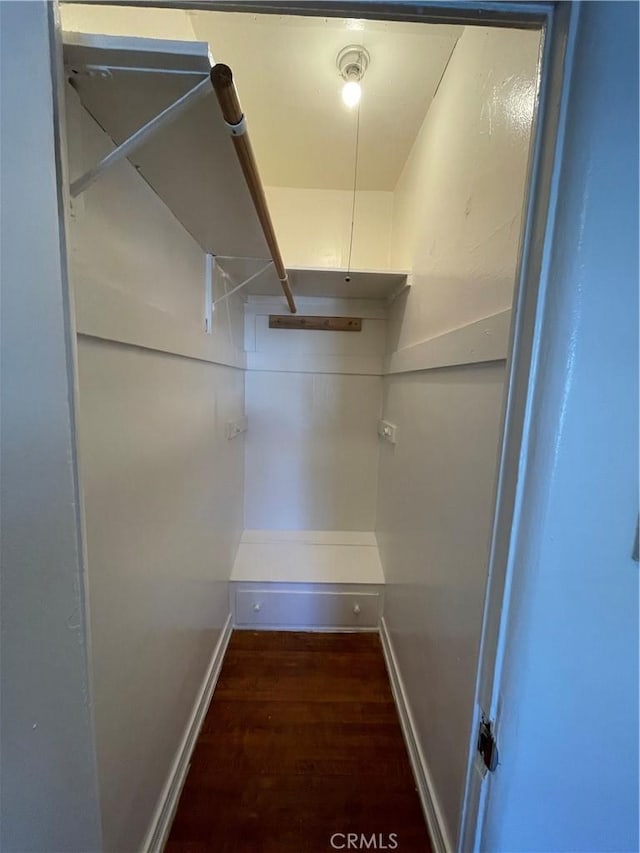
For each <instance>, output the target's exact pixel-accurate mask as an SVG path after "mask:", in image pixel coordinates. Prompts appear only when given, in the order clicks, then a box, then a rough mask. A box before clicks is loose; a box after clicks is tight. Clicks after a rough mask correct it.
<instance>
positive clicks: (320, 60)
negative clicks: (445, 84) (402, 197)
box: [189, 11, 462, 191]
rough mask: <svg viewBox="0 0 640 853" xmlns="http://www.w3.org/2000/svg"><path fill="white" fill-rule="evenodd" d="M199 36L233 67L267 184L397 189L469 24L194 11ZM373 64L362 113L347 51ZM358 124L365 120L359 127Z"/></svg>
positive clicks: (363, 89)
mask: <svg viewBox="0 0 640 853" xmlns="http://www.w3.org/2000/svg"><path fill="white" fill-rule="evenodd" d="M189 15H190V18H191V23H192V26H193V29H194V32H195V36H196V38H197V39H198V40H202V41H208V42H209V45H210V48H211V52H212V54H213V57H214V59H215V60H216V61H217V62H225V63H227V64H228V65H230V66H231V68H232V69H233V71H234V75H235V79H236V85H237V87H238V91H239V94H240V99H241V102H242V106H243V109H244V110H245V113H246V115H247V119H248V122H249V128H250V132H251V139H252V143H253V147H254V150H255V153H256V157H257V159H258V162H259V167H260V172H261V175H262V179H263V181H264V183H265V184H266V185H268V186H287V187H313V188H320V189H352V188H353V186H354V174H355V167H356V137H357V139H358V145H357V149H358V150H357V155H358V156H357V187H358V189H360V190H386V191H391V190H393V189H394V188H395V185H396V182H397V180H398V178H399V176H400V173H401V171H402V168H403V165H404V163H405V161H406V159H407V156H408V154H409V152H410V150H411V146H412V145H413V142H414V140H415V137H416V134H417V133H418V130H419V129H420V126H421V124H422V121H423V120H424V117H425V115H426V113H427V110H428V108H429V105H430V103H431V101H432V99H433V96H434V94H435V92H436V89H437V86H438V83H439V81H440V79H441V77H442V74H443V72H444V70H445V68H446V65H447V62H448V61H449V58H450V56H451V53H452V51H453V49H454V47H455V43H456V41H457V39H458V38H459V36H460V34H461V32H462V27H454V26H444V25H433V24H408V23H395V22H375V21H360V20H345V19H340V18H314V17H295V16H288V15H287V16H282V15H253V14H245V13H225V12H206V11H195V12H190V13H189ZM347 44H362V45H364V46H365V47H366V48H367V50H368V51H369V53H370V55H371V64H370V66H369V68H368V70H367V73H366V75H365V78H364V80H363V84H362V91H363V95H362V100H361V103H360V108H359V115H358V110H357V109H355V110H349V109H348V108H347V107H345V106H344V104H343V103H342V99H341V96H340V93H341V89H342V80H341V78H340V76H339V74H338V71H337V68H336V56H337V54H338V51H339V50H340V49H341V48H343V47H344V46H345V45H347ZM358 124H359V126H358Z"/></svg>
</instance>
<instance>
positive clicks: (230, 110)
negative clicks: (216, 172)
mask: <svg viewBox="0 0 640 853" xmlns="http://www.w3.org/2000/svg"><path fill="white" fill-rule="evenodd" d="M211 83H212V84H213V88H214V91H215V93H216V96H217V98H218V103H219V104H220V109H221V110H222V117H223V118H224V120H225V123H226V125H227V127H228V128H229V132H230V133H231V138H232V139H233V144H234V146H235V149H236V154H237V155H238V160H239V161H240V166H241V168H242V172H243V174H244V177H245V180H246V182H247V186H248V187H249V192H250V194H251V198H252V199H253V204H254V207H255V209H256V213H257V214H258V219H259V220H260V224H261V225H262V230H263V232H264V236H265V239H266V241H267V246H268V247H269V251H270V252H271V258H272V259H273V265H274V267H275V270H276V272H277V274H278V278H279V279H280V284H281V285H282V290H283V291H284V295H285V297H286V299H287V304H288V305H289V310H290V311H291V313H292V314H295V313H296V310H297V309H296V303H295V302H294V299H293V293H292V292H291V287H290V286H289V276H288V274H287V271H286V269H285V266H284V262H283V260H282V255H281V253H280V247H279V246H278V240H277V238H276V234H275V231H274V230H273V222H272V221H271V214H270V213H269V208H268V206H267V197H266V196H265V193H264V187H263V186H262V181H261V180H260V174H259V172H258V166H257V164H256V159H255V157H254V155H253V149H252V148H251V142H250V140H249V134H248V133H247V124H246V121H245V117H244V113H243V112H242V108H241V106H240V100H239V98H238V92H237V91H236V87H235V86H234V84H233V73H232V71H231V69H230V68H229V66H228V65H224V64H222V63H217V64H216V65H214V66H213V68H212V69H211Z"/></svg>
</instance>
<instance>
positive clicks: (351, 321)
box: [269, 314, 362, 332]
mask: <svg viewBox="0 0 640 853" xmlns="http://www.w3.org/2000/svg"><path fill="white" fill-rule="evenodd" d="M269 328H270V329H310V330H312V331H316V332H361V331H362V318H361V317H303V316H301V315H299V314H296V315H295V316H291V315H289V314H269Z"/></svg>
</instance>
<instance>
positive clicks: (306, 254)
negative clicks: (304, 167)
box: [265, 187, 393, 270]
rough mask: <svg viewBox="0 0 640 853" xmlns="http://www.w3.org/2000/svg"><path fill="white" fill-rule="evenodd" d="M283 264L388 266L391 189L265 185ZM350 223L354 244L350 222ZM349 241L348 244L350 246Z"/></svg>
mask: <svg viewBox="0 0 640 853" xmlns="http://www.w3.org/2000/svg"><path fill="white" fill-rule="evenodd" d="M265 191H266V194H267V201H268V203H269V210H270V211H271V215H272V217H273V223H274V227H275V230H276V234H277V235H278V242H279V244H280V249H281V251H282V254H283V257H284V260H285V264H287V266H291V267H297V266H300V267H330V268H337V269H341V268H346V267H347V266H348V265H349V247H350V246H351V267H352V268H353V269H369V270H375V269H381V270H384V269H389V258H390V247H391V216H392V211H393V193H391V192H377V191H358V192H357V193H356V199H355V208H354V200H353V192H351V191H350V190H321V189H299V188H296V187H266V190H265ZM352 221H353V223H354V226H353V244H352V240H351V223H352ZM351 244H352V245H351Z"/></svg>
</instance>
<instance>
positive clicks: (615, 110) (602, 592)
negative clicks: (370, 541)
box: [481, 3, 639, 851]
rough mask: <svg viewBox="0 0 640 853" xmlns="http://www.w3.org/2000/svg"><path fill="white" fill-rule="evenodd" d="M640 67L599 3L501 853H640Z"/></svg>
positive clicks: (537, 429)
mask: <svg viewBox="0 0 640 853" xmlns="http://www.w3.org/2000/svg"><path fill="white" fill-rule="evenodd" d="M637 69H638V7H637V4H632V3H585V4H583V5H582V9H581V11H580V22H579V26H578V34H577V43H576V53H575V63H574V67H573V72H572V80H571V88H570V93H569V106H568V113H567V129H566V136H565V140H564V148H563V151H562V155H561V162H562V169H561V172H560V179H559V184H558V192H557V211H556V219H555V223H554V228H553V238H552V240H553V249H552V254H551V258H550V269H549V275H548V283H547V297H546V304H545V307H544V320H543V326H542V331H541V335H542V342H543V344H542V354H541V360H540V367H539V372H538V375H537V378H536V380H535V392H534V397H533V403H532V416H533V422H532V426H531V431H530V444H529V447H528V454H527V456H528V461H527V470H528V472H529V473H528V474H527V475H526V479H525V485H524V493H523V505H522V514H521V520H520V527H519V532H518V534H517V540H516V550H515V552H514V563H513V580H512V583H513V587H512V589H513V592H512V599H511V607H510V611H509V619H508V625H507V629H506V635H505V636H504V638H503V639H504V654H505V658H504V668H503V676H502V680H501V691H500V692H501V706H502V710H501V712H500V713H499V719H498V730H497V731H498V747H499V751H500V765H499V767H498V769H497V771H496V773H495V774H494V775H493V777H492V778H491V781H490V788H489V793H488V806H487V813H486V824H485V829H484V835H483V838H482V841H481V849H483V850H498V851H524V850H528V851H534V850H536V851H538V850H558V851H575V850H581V851H603V850H610V851H636V850H638V843H639V839H638V563H637V562H634V561H633V560H632V559H631V553H632V548H633V542H634V536H635V527H636V523H637V517H638V182H637V171H638V75H637Z"/></svg>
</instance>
